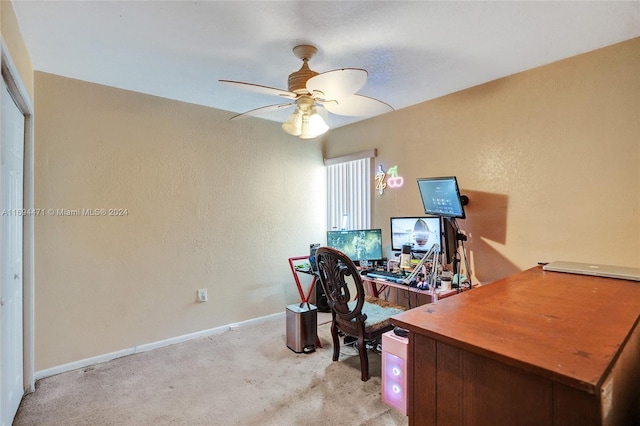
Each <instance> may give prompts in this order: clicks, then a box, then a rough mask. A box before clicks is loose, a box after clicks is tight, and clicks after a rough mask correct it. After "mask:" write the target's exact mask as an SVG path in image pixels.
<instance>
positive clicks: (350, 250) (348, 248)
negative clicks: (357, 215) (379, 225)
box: [327, 229, 383, 262]
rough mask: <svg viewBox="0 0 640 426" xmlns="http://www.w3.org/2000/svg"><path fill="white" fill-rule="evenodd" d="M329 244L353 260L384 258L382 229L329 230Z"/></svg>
mask: <svg viewBox="0 0 640 426" xmlns="http://www.w3.org/2000/svg"><path fill="white" fill-rule="evenodd" d="M327 246H329V247H331V248H335V249H337V250H340V251H341V252H343V253H344V254H346V255H347V256H349V259H351V260H353V261H357V262H359V261H361V260H368V261H374V260H382V257H383V256H382V230H381V229H358V230H349V231H327Z"/></svg>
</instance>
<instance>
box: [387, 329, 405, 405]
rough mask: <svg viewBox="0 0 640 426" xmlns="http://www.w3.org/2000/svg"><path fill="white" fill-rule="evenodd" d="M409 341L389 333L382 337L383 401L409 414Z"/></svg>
mask: <svg viewBox="0 0 640 426" xmlns="http://www.w3.org/2000/svg"><path fill="white" fill-rule="evenodd" d="M408 351H409V339H408V338H407V337H401V336H398V335H396V334H395V333H394V332H393V331H388V332H386V333H384V334H383V335H382V400H383V401H384V402H386V403H387V404H389V405H390V406H392V407H393V408H395V409H396V410H398V411H400V412H401V413H402V414H404V415H406V414H407V384H408V383H407V382H408V380H407V358H408Z"/></svg>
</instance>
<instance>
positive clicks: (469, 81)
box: [13, 0, 640, 127]
mask: <svg viewBox="0 0 640 426" xmlns="http://www.w3.org/2000/svg"><path fill="white" fill-rule="evenodd" d="M13 4H14V8H15V11H16V15H17V17H18V22H19V24H20V28H21V31H22V33H23V37H24V39H25V43H26V45H27V49H28V50H29V52H30V54H31V59H32V61H33V66H34V68H35V69H36V70H38V71H44V72H48V73H53V74H58V75H62V76H67V77H72V78H76V79H80V80H86V81H90V82H95V83H100V84H105V85H109V86H114V87H118V88H123V89H128V90H133V91H138V92H142V93H148V94H153V95H157V96H162V97H166V98H170V99H177V100H181V101H185V102H191V103H195V104H201V105H206V106H211V107H214V108H219V109H223V110H228V111H232V112H236V113H239V112H244V111H248V110H251V109H254V108H258V107H261V106H265V105H271V104H274V103H279V102H281V101H280V100H279V99H277V98H275V97H272V96H267V95H263V94H257V93H252V92H245V91H242V90H238V89H235V88H233V87H225V86H224V85H222V84H220V83H218V80H219V79H230V80H239V81H245V82H251V83H257V84H261V85H265V86H271V87H275V88H281V89H286V88H287V76H288V75H289V74H290V73H291V72H293V71H296V70H298V69H299V68H300V65H301V62H300V60H299V59H298V58H296V57H295V56H294V55H293V53H292V48H293V47H294V46H296V45H298V44H301V43H309V44H313V45H315V46H316V47H318V49H319V52H318V54H317V55H316V56H315V57H314V58H313V59H312V60H311V61H310V67H311V68H312V69H313V70H315V71H318V72H323V71H329V70H333V69H336V68H345V67H354V68H364V69H366V70H368V72H369V76H368V81H367V84H366V85H365V86H364V87H363V88H362V89H361V90H360V91H359V93H360V94H364V95H368V96H371V97H374V98H377V99H380V100H382V101H384V102H386V103H388V104H390V105H392V106H393V107H394V108H395V109H400V108H404V107H408V106H410V105H414V104H417V103H420V102H424V101H426V100H429V99H433V98H437V97H440V96H443V95H446V94H448V93H452V92H455V91H458V90H461V89H465V88H468V87H472V86H475V85H478V84H481V83H484V82H487V81H491V80H495V79H497V78H500V77H504V76H506V75H510V74H514V73H517V72H520V71H524V70H527V69H531V68H534V67H537V66H540V65H544V64H548V63H550V62H554V61H557V60H560V59H563V58H566V57H570V56H574V55H577V54H580V53H584V52H587V51H590V50H594V49H597V48H600V47H604V46H607V45H610V44H613V43H617V42H620V41H624V40H627V39H630V38H634V37H638V36H640V1H631V2H621V1H605V2H597V1H587V2H578V1H533V2H519V1H513V2H495V1H491V2H483V1H471V2H444V1H443V2H431V1H412V2H408V1H340V2H331V1H258V2H253V1H159V2H156V1H20V0H18V1H15V0H14V1H13ZM274 98H275V99H274ZM288 113H290V111H288V112H286V113H283V112H275V113H270V114H268V115H264V116H262V118H265V119H270V120H276V121H284V119H286V116H287V114H288ZM283 114H284V115H283ZM363 118H366V117H339V116H336V115H330V117H329V118H328V120H327V122H328V124H329V125H330V126H331V127H338V126H342V125H345V124H348V123H351V122H354V121H357V120H362V119H363Z"/></svg>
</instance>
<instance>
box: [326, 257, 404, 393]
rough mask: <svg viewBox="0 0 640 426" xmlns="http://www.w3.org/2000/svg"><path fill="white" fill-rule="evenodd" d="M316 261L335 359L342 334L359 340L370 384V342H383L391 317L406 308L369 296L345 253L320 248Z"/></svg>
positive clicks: (362, 366) (362, 367)
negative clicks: (340, 333) (327, 309)
mask: <svg viewBox="0 0 640 426" xmlns="http://www.w3.org/2000/svg"><path fill="white" fill-rule="evenodd" d="M316 262H317V266H318V275H319V277H320V283H321V284H322V287H323V288H324V291H325V294H326V296H327V301H328V304H329V307H330V308H331V316H332V322H331V336H332V337H333V360H334V361H337V360H338V356H339V355H340V339H339V332H342V333H343V334H345V335H346V336H350V337H353V338H357V341H356V347H357V349H358V352H359V355H360V372H361V379H362V381H364V382H366V381H367V380H369V377H370V376H369V358H368V357H367V349H366V346H365V344H366V342H371V341H377V340H380V339H381V338H382V334H383V333H386V332H387V331H389V330H392V329H393V325H391V322H390V321H389V318H390V317H391V316H392V315H396V314H399V313H400V312H402V311H404V310H405V309H404V308H403V307H401V306H397V305H394V304H392V303H389V302H387V301H386V300H382V299H379V298H376V297H372V296H365V294H364V287H363V285H362V279H361V278H360V273H359V272H358V270H357V269H356V266H355V265H354V264H353V262H352V261H351V259H349V257H348V256H347V255H346V254H344V253H342V252H341V251H339V250H335V249H332V248H329V247H320V248H318V250H317V252H316ZM349 277H350V278H349ZM350 286H351V288H354V287H355V293H356V294H355V295H354V297H351V290H350V288H349V287H350Z"/></svg>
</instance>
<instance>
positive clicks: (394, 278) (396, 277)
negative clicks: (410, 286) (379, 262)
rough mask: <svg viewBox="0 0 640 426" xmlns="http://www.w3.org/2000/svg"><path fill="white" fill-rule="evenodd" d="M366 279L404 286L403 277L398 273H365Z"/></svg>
mask: <svg viewBox="0 0 640 426" xmlns="http://www.w3.org/2000/svg"><path fill="white" fill-rule="evenodd" d="M367 277H371V278H375V279H382V280H387V281H391V282H394V283H398V284H405V282H404V275H403V274H402V273H400V272H391V271H367Z"/></svg>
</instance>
